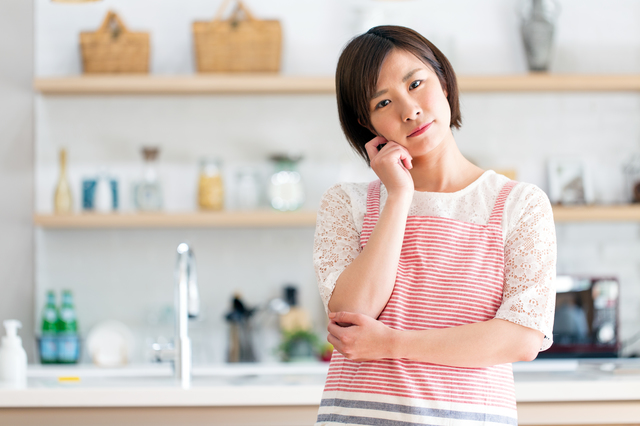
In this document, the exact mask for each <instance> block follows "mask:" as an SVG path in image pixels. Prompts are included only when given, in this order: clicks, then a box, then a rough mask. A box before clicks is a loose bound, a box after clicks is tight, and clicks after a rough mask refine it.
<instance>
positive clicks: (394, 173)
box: [364, 136, 414, 197]
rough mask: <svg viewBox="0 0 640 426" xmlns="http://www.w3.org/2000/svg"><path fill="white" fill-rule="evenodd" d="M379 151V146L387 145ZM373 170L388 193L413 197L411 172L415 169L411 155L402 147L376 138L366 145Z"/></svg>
mask: <svg viewBox="0 0 640 426" xmlns="http://www.w3.org/2000/svg"><path fill="white" fill-rule="evenodd" d="M385 143H386V145H385V146H384V147H382V149H381V150H379V151H378V145H381V144H385ZM364 147H365V149H366V150H367V154H368V155H369V162H370V164H371V168H372V169H373V171H374V172H375V173H376V175H378V177H379V178H380V180H381V181H382V183H383V184H384V186H385V187H386V188H387V193H388V194H389V195H390V196H391V195H404V196H410V197H412V196H413V191H414V184H413V178H412V177H411V174H410V173H409V170H410V169H411V168H413V165H412V164H411V160H412V158H411V155H410V154H409V151H407V149H406V148H405V147H403V146H402V145H400V144H398V143H396V142H392V141H387V140H386V139H385V138H383V137H382V136H376V137H375V138H373V139H371V140H370V141H369V142H367V143H366V144H365V146H364Z"/></svg>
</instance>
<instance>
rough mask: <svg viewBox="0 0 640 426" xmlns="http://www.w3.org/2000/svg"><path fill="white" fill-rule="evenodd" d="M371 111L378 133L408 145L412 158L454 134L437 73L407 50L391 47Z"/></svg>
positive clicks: (370, 105)
mask: <svg viewBox="0 0 640 426" xmlns="http://www.w3.org/2000/svg"><path fill="white" fill-rule="evenodd" d="M369 112H370V114H371V115H370V117H371V118H370V119H371V124H372V126H373V128H374V130H375V132H376V133H377V134H379V135H381V136H383V137H384V138H385V139H387V140H389V141H393V142H396V143H398V144H400V145H402V146H404V147H405V148H407V150H408V151H409V154H411V156H412V157H413V158H416V157H419V156H422V155H425V154H427V153H428V152H430V151H432V150H433V149H434V148H436V147H437V146H438V145H440V143H441V142H442V141H443V140H444V139H445V138H446V137H448V136H452V134H451V128H450V126H449V123H450V122H451V108H450V107H449V101H447V94H446V91H444V90H443V89H442V86H441V85H440V80H439V79H438V76H437V75H436V73H435V72H433V71H432V70H431V68H429V67H428V66H427V65H426V64H425V63H424V62H422V61H421V60H419V59H418V58H417V57H415V56H414V55H412V54H411V53H409V52H406V51H404V50H399V49H394V50H392V51H391V52H390V53H389V54H388V55H387V57H386V58H385V60H384V62H383V63H382V68H381V69H380V75H379V77H378V85H377V86H376V92H375V94H374V95H373V98H372V99H371V100H370V102H369Z"/></svg>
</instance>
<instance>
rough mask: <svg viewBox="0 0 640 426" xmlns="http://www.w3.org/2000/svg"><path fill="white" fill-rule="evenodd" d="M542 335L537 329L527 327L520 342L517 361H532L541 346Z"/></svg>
mask: <svg viewBox="0 0 640 426" xmlns="http://www.w3.org/2000/svg"><path fill="white" fill-rule="evenodd" d="M543 339H544V335H543V334H542V333H541V332H539V331H538V330H533V329H529V330H527V333H526V335H525V339H524V341H523V342H521V343H522V344H520V345H519V346H520V348H521V350H520V356H519V358H520V359H519V361H533V360H534V359H536V357H537V356H538V353H539V352H540V348H541V347H542V340H543Z"/></svg>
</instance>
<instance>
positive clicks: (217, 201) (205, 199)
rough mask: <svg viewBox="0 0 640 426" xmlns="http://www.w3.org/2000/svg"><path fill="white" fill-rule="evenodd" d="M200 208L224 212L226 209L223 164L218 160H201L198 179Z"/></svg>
mask: <svg viewBox="0 0 640 426" xmlns="http://www.w3.org/2000/svg"><path fill="white" fill-rule="evenodd" d="M198 207H200V208H201V209H203V210H212V211H217V210H222V209H223V208H224V184H223V181H222V162H221V161H220V160H218V159H212V158H203V159H202V160H200V177H199V178H198Z"/></svg>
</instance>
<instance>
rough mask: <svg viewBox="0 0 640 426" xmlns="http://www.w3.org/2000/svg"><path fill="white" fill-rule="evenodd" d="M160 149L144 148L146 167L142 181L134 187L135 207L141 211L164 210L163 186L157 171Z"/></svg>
mask: <svg viewBox="0 0 640 426" xmlns="http://www.w3.org/2000/svg"><path fill="white" fill-rule="evenodd" d="M159 152H160V149H159V148H157V147H144V148H142V156H143V158H144V166H143V171H142V180H141V181H139V182H137V183H136V184H135V185H134V190H133V194H134V205H135V207H136V209H138V210H141V211H158V210H161V209H162V186H161V185H160V179H159V178H158V172H157V170H156V165H157V158H158V154H159Z"/></svg>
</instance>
